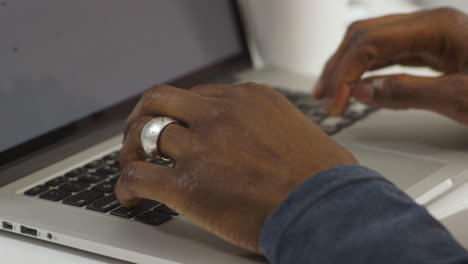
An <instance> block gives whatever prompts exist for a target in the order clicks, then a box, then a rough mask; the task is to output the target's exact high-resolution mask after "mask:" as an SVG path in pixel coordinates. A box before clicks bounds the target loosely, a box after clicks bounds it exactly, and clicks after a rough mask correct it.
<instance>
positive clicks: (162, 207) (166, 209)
mask: <svg viewBox="0 0 468 264" xmlns="http://www.w3.org/2000/svg"><path fill="white" fill-rule="evenodd" d="M154 211H159V212H163V213H166V214H170V215H174V216H175V215H179V214H178V213H177V212H176V211H174V210H172V209H171V208H169V207H167V205H165V204H160V205H159V206H156V207H155V208H154Z"/></svg>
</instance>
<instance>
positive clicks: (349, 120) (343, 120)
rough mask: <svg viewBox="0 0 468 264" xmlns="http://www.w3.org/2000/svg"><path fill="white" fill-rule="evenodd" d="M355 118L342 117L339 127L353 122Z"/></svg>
mask: <svg viewBox="0 0 468 264" xmlns="http://www.w3.org/2000/svg"><path fill="white" fill-rule="evenodd" d="M354 121H355V120H353V119H350V118H343V119H342V120H341V122H340V124H339V125H340V127H347V126H350V125H352V124H353V123H354Z"/></svg>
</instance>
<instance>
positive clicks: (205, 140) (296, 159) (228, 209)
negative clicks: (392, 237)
mask: <svg viewBox="0 0 468 264" xmlns="http://www.w3.org/2000/svg"><path fill="white" fill-rule="evenodd" d="M156 116H169V117H172V118H174V119H176V120H179V121H180V122H182V123H183V124H184V126H182V125H169V126H167V128H166V129H165V130H164V131H163V132H162V134H161V138H160V140H159V147H160V150H161V152H162V154H163V155H164V156H166V157H169V158H171V159H173V160H175V161H176V166H175V168H167V167H163V166H159V165H155V164H151V163H148V162H145V159H146V155H145V153H144V151H143V149H142V147H141V140H140V136H141V130H142V128H143V126H144V125H145V124H146V122H148V120H151V119H153V118H154V117H156ZM120 164H121V167H122V169H123V171H122V176H121V177H120V179H119V181H118V183H117V185H116V190H115V193H116V195H117V198H118V199H119V201H120V202H121V203H122V204H123V205H124V206H127V207H128V206H132V205H134V204H135V203H136V202H138V200H139V198H146V199H152V200H157V201H161V202H163V203H166V204H167V205H168V206H170V207H171V208H173V209H175V210H176V211H177V212H179V213H180V214H182V215H184V216H185V217H187V218H188V219H190V220H192V221H193V222H195V223H197V224H198V225H200V226H201V227H203V228H205V229H207V230H209V231H210V232H212V233H214V234H216V235H218V236H219V237H221V238H223V239H225V240H226V241H228V242H230V243H232V244H234V245H237V246H239V247H242V248H245V249H247V250H250V251H253V252H257V253H262V252H261V249H260V245H259V236H260V231H261V229H262V226H263V223H264V222H265V220H266V219H267V218H268V216H269V215H271V213H272V212H273V210H274V209H275V208H276V207H278V205H279V204H280V203H281V202H282V201H283V200H284V199H285V198H286V197H287V196H288V194H289V193H291V192H292V191H293V190H294V189H295V188H297V186H299V185H301V184H302V183H303V182H305V181H306V180H307V179H309V178H310V177H312V176H313V175H315V174H317V173H319V172H320V171H323V170H327V169H329V168H332V167H335V166H338V165H342V164H357V160H356V159H355V158H354V156H353V155H352V154H351V153H350V152H348V151H347V150H345V149H344V148H343V147H341V146H340V145H338V144H337V143H336V142H334V141H333V140H332V139H331V138H329V137H328V136H327V135H326V134H325V133H324V132H323V131H322V130H321V129H320V127H318V126H317V125H316V124H315V123H314V122H312V121H311V120H309V119H308V118H307V117H306V116H305V115H303V114H302V113H301V112H300V111H299V110H298V109H297V108H295V107H294V106H293V105H292V104H291V103H290V102H289V101H288V100H286V98H284V97H283V96H281V95H280V94H279V93H277V92H276V91H275V90H273V89H272V88H269V87H266V86H263V85H259V84H253V83H245V84H239V85H207V86H198V87H195V88H192V89H191V90H183V89H178V88H175V87H171V86H166V85H159V86H155V87H153V88H152V89H150V90H148V92H146V93H145V95H144V96H143V97H142V99H141V100H140V102H139V103H138V104H137V106H136V107H135V109H134V110H133V112H132V114H131V115H130V117H129V119H128V123H127V129H126V132H125V139H124V144H123V148H122V151H121V152H120Z"/></svg>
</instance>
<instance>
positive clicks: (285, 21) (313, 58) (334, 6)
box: [238, 0, 349, 76]
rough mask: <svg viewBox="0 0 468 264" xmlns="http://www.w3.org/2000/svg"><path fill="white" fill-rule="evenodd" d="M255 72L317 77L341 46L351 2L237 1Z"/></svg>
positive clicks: (302, 0) (300, 0)
mask: <svg viewBox="0 0 468 264" xmlns="http://www.w3.org/2000/svg"><path fill="white" fill-rule="evenodd" d="M238 3H239V8H240V10H241V13H242V17H243V21H244V24H245V26H246V33H247V40H248V46H249V49H250V54H251V57H252V59H253V62H254V67H255V68H263V67H265V66H275V67H280V68H284V69H287V70H289V71H293V72H297V73H302V74H308V75H315V76H316V75H318V74H320V72H321V71H322V68H323V66H324V65H325V63H326V61H327V60H328V58H329V57H330V56H331V55H332V54H333V52H334V51H335V50H336V49H337V47H338V45H339V44H340V42H341V40H342V38H343V35H344V33H345V31H346V27H347V24H348V20H347V8H348V4H349V0H238Z"/></svg>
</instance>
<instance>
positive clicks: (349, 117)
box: [275, 87, 376, 136]
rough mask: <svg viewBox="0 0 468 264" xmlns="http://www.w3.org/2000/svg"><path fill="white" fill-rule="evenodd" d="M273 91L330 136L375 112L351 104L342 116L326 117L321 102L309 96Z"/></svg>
mask: <svg viewBox="0 0 468 264" xmlns="http://www.w3.org/2000/svg"><path fill="white" fill-rule="evenodd" d="M275 89H276V90H277V91H278V92H279V93H281V94H282V95H283V96H284V97H286V98H287V99H288V100H289V101H291V102H292V103H293V104H294V105H295V106H296V107H297V108H298V109H299V110H300V111H301V112H302V113H304V114H305V115H306V116H308V117H309V118H310V119H311V120H312V121H314V122H315V123H317V124H318V125H319V126H320V127H321V128H322V130H323V131H324V132H325V133H327V134H328V135H330V136H331V135H334V134H336V133H338V132H340V131H341V130H343V129H344V128H346V127H349V126H351V125H353V124H354V123H356V122H357V121H359V120H362V119H363V118H365V117H366V116H368V115H369V114H370V113H372V112H374V111H375V110H376V109H375V108H370V107H368V106H366V105H363V104H361V103H358V102H351V103H350V105H349V107H348V110H347V111H346V113H345V114H344V115H343V116H341V117H332V116H329V115H328V113H327V111H326V110H325V105H324V104H323V102H322V101H320V100H317V99H315V98H314V97H313V96H312V95H311V94H308V93H300V92H290V91H287V90H286V89H284V88H281V87H275Z"/></svg>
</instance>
